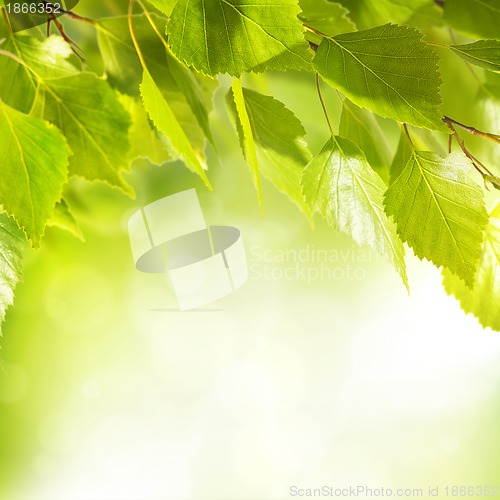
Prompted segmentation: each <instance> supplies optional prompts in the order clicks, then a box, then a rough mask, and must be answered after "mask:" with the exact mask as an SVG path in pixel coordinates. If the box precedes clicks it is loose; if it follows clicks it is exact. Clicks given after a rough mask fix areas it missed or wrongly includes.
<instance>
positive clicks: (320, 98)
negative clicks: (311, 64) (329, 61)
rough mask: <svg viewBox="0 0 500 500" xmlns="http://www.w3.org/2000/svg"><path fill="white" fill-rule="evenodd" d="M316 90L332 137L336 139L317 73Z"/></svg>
mask: <svg viewBox="0 0 500 500" xmlns="http://www.w3.org/2000/svg"><path fill="white" fill-rule="evenodd" d="M316 89H317V90H318V97H319V101H320V102H321V107H322V108H323V113H324V114H325V118H326V123H328V128H329V129H330V133H331V134H332V137H334V136H335V134H334V133H333V128H332V124H331V122H330V117H329V116H328V111H327V109H326V105H325V101H324V100H323V95H322V94H321V86H320V84H319V74H318V73H316Z"/></svg>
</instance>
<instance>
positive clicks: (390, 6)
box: [339, 0, 440, 29]
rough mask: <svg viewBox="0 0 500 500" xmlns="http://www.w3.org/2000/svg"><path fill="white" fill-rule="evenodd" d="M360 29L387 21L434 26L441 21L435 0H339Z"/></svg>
mask: <svg viewBox="0 0 500 500" xmlns="http://www.w3.org/2000/svg"><path fill="white" fill-rule="evenodd" d="M339 2H340V3H341V4H343V5H344V7H346V8H347V9H349V13H350V14H349V17H350V18H351V19H352V20H353V21H354V22H355V23H356V25H357V26H358V28H359V29H368V28H373V27H374V26H379V25H381V24H386V23H395V24H409V25H410V26H419V27H422V26H424V27H425V26H434V25H436V24H439V23H440V19H439V9H438V7H437V6H436V4H435V2H434V0H339Z"/></svg>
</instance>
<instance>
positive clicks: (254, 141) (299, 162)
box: [228, 86, 311, 217]
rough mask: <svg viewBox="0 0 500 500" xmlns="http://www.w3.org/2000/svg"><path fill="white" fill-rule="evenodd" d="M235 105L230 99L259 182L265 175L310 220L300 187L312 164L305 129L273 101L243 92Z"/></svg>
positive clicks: (249, 161) (246, 154) (247, 156)
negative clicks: (305, 172)
mask: <svg viewBox="0 0 500 500" xmlns="http://www.w3.org/2000/svg"><path fill="white" fill-rule="evenodd" d="M234 90H235V89H234V86H233V91H234ZM228 97H229V95H228ZM234 103H236V105H235V104H234ZM234 103H233V102H232V100H231V99H228V104H229V108H230V110H231V111H232V113H233V115H234V117H235V118H236V125H237V127H236V128H237V130H238V136H239V139H240V144H241V148H242V150H243V152H244V154H245V158H246V160H247V162H248V163H249V165H250V167H251V169H255V171H256V173H254V176H255V175H256V176H257V178H258V175H259V171H260V172H262V174H263V175H264V176H265V177H267V178H268V179H269V180H270V181H271V182H272V183H273V184H274V186H275V187H276V188H277V189H278V190H279V191H281V192H282V193H284V194H286V195H287V196H288V197H289V198H290V200H292V201H293V202H294V203H295V204H296V205H297V206H298V207H299V208H300V209H301V210H302V211H303V212H304V213H305V214H306V216H307V217H310V215H311V212H310V210H309V207H308V205H307V204H306V202H305V199H304V195H303V193H302V190H301V186H300V179H301V177H302V173H303V171H304V167H305V166H306V165H307V163H308V162H309V161H310V160H311V153H310V152H309V149H308V148H307V144H306V141H305V139H304V136H305V130H304V127H303V126H302V124H301V123H300V121H299V120H298V118H297V117H296V116H295V115H294V114H293V113H292V112H291V111H290V110H289V109H287V108H286V107H285V106H284V104H283V103H281V102H280V101H278V100H277V99H275V98H274V97H270V96H266V95H262V94H259V93H258V92H255V91H253V90H249V89H246V88H243V89H242V92H241V93H238V92H234ZM253 155H256V157H255V158H254V157H253Z"/></svg>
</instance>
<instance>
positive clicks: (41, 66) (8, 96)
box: [0, 33, 76, 113]
mask: <svg viewBox="0 0 500 500" xmlns="http://www.w3.org/2000/svg"><path fill="white" fill-rule="evenodd" d="M0 48H2V50H5V51H7V52H11V53H12V54H14V55H15V56H17V57H18V58H19V59H21V60H22V61H24V62H25V63H26V64H27V65H28V66H29V67H30V68H31V69H32V70H33V72H34V73H36V74H37V75H39V76H41V77H43V78H55V77H59V76H65V75H69V74H71V73H75V72H76V68H75V67H74V66H72V65H71V64H70V63H69V62H68V61H66V58H67V57H69V55H70V54H71V48H70V47H69V45H68V44H67V43H66V42H65V41H64V40H63V39H62V38H61V37H59V36H51V37H49V38H46V39H45V40H44V41H43V42H40V41H39V40H37V39H36V38H33V37H31V36H26V35H19V34H11V33H9V35H8V37H7V40H6V41H5V43H4V44H2V46H1V47H0ZM33 72H32V71H30V70H29V69H28V68H27V67H26V66H23V65H22V64H19V63H18V62H17V61H15V60H13V59H11V58H10V57H6V56H0V75H2V77H1V78H0V98H1V99H2V100H3V101H4V102H5V103H6V104H8V105H9V106H12V107H13V108H16V109H18V110H19V111H22V112H23V113H28V112H29V111H30V109H31V106H32V105H33V100H34V98H35V95H36V90H37V87H38V80H37V77H36V76H35V75H34V74H33Z"/></svg>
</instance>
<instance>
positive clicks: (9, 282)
mask: <svg viewBox="0 0 500 500" xmlns="http://www.w3.org/2000/svg"><path fill="white" fill-rule="evenodd" d="M25 241H26V240H25V238H24V235H23V233H22V231H21V230H20V229H19V227H18V226H17V224H16V223H15V221H14V219H12V218H11V217H8V216H7V215H6V214H5V213H3V214H0V335H1V326H2V323H3V321H4V320H5V313H6V311H7V309H8V308H9V307H10V306H11V305H12V304H13V303H14V290H15V288H16V285H17V283H18V282H19V281H20V280H21V279H22V269H23V248H24V246H25Z"/></svg>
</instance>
